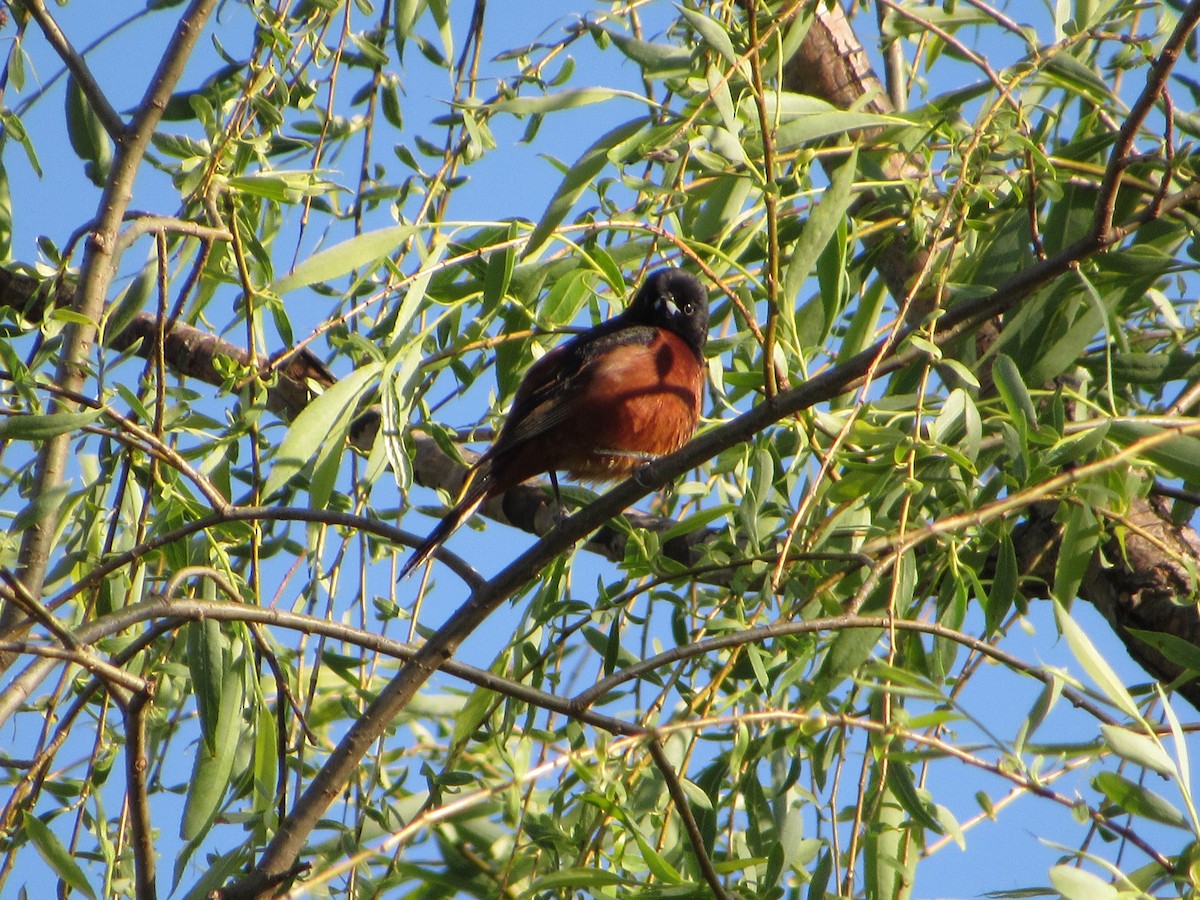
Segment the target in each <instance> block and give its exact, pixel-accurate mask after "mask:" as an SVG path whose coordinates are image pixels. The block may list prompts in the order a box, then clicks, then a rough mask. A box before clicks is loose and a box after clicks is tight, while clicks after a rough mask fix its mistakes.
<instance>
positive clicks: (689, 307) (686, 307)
mask: <svg viewBox="0 0 1200 900" xmlns="http://www.w3.org/2000/svg"><path fill="white" fill-rule="evenodd" d="M695 311H696V304H694V303H692V302H691V301H690V300H689V301H688V302H687V303H685V304H683V314H684V315H685V316H690V315H691V314H692V313H694V312H695Z"/></svg>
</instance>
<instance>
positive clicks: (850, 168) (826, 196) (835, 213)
mask: <svg viewBox="0 0 1200 900" xmlns="http://www.w3.org/2000/svg"><path fill="white" fill-rule="evenodd" d="M857 174H858V147H857V146H856V147H854V149H853V150H851V152H850V156H849V158H847V159H846V161H845V162H843V163H842V164H841V165H839V166H838V167H837V169H835V170H834V172H833V175H832V177H831V178H830V182H829V187H828V188H827V189H826V190H825V192H824V193H822V194H821V199H820V201H819V202H818V203H817V205H816V206H814V207H813V208H812V209H811V210H809V213H808V219H807V221H805V223H804V230H803V231H802V232H800V237H799V239H797V241H796V244H795V246H794V247H792V255H791V257H790V258H789V259H788V263H787V267H786V268H785V270H784V275H783V297H784V302H783V303H781V304H780V311H781V312H783V314H784V316H785V320H786V321H787V322H788V325H789V328H790V329H791V333H792V335H793V336H794V335H795V334H796V322H795V316H794V310H795V308H796V304H795V303H792V302H788V298H791V297H797V296H799V294H800V288H801V287H802V286H803V284H804V282H805V281H806V280H807V279H808V277H809V275H811V274H812V270H813V266H815V265H816V263H817V258H818V257H819V256H820V255H821V253H822V252H823V251H824V250H825V247H826V246H827V245H828V244H829V241H830V240H831V239H832V238H833V236H834V235H835V234H837V232H838V226H839V225H840V224H841V223H842V221H843V220H844V219H845V216H846V210H847V209H849V208H850V202H851V200H853V199H854V194H853V188H854V177H855V175H857ZM822 330H823V329H822Z"/></svg>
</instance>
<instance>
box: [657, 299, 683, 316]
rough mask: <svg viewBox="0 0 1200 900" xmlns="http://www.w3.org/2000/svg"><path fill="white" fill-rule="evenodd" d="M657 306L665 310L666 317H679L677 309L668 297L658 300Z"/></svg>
mask: <svg viewBox="0 0 1200 900" xmlns="http://www.w3.org/2000/svg"><path fill="white" fill-rule="evenodd" d="M658 305H659V306H661V307H662V308H663V309H665V310H666V311H667V314H668V315H672V316H677V315H679V307H678V306H676V305H675V301H674V300H672V299H671V297H670V295H667V296H665V297H662V298H660V299H659V301H658Z"/></svg>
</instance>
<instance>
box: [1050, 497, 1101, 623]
mask: <svg viewBox="0 0 1200 900" xmlns="http://www.w3.org/2000/svg"><path fill="white" fill-rule="evenodd" d="M1064 506H1065V507H1066V519H1067V522H1066V527H1065V528H1064V529H1063V536H1062V541H1061V543H1060V544H1059V548H1058V560H1057V561H1056V562H1055V565H1054V588H1053V592H1054V597H1055V599H1057V600H1058V602H1059V603H1061V604H1063V605H1064V606H1067V605H1069V604H1070V603H1071V601H1072V600H1074V599H1075V597H1076V595H1077V594H1078V593H1079V586H1080V585H1081V584H1082V583H1083V577H1084V575H1086V574H1087V570H1088V566H1090V565H1091V564H1092V560H1093V559H1094V558H1095V556H1096V550H1097V548H1098V547H1099V546H1100V537H1101V530H1100V523H1099V521H1098V520H1097V519H1096V514H1095V513H1094V512H1092V508H1091V507H1090V506H1088V505H1086V504H1084V503H1066V504H1064Z"/></svg>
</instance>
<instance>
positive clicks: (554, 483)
mask: <svg viewBox="0 0 1200 900" xmlns="http://www.w3.org/2000/svg"><path fill="white" fill-rule="evenodd" d="M550 486H551V487H553V488H554V502H555V503H557V504H558V515H557V516H556V518H557V519H558V521H560V522H561V521H562V520H563V519H565V518H566V517H567V511H566V508H565V507H564V506H563V499H562V493H561V492H560V491H559V489H558V473H557V472H555V471H554V470H553V469H551V470H550Z"/></svg>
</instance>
